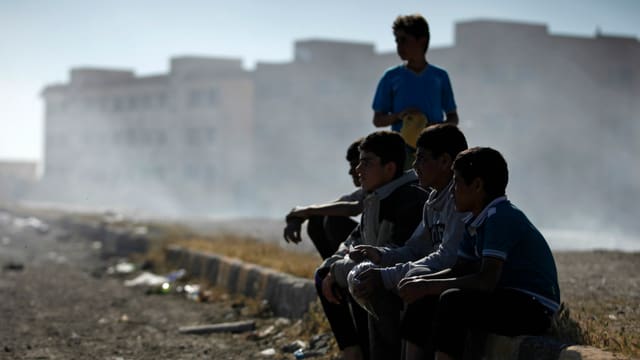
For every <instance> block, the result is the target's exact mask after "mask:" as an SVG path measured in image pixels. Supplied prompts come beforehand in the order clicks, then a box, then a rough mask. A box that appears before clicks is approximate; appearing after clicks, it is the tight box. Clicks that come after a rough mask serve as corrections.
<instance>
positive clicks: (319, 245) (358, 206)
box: [283, 138, 365, 259]
mask: <svg viewBox="0 0 640 360" xmlns="http://www.w3.org/2000/svg"><path fill="white" fill-rule="evenodd" d="M362 140H363V138H359V139H357V140H356V141H354V142H353V143H352V144H351V145H349V148H348V149H347V156H346V159H347V161H348V162H349V175H350V176H351V179H352V180H353V185H355V186H356V187H357V189H356V190H355V191H354V192H352V193H350V194H346V195H343V196H341V197H340V198H339V199H338V200H336V201H333V202H330V203H326V204H312V205H308V206H296V207H295V208H293V209H292V210H291V211H290V212H289V213H288V214H287V216H286V218H285V221H286V223H287V225H286V227H285V228H284V235H283V236H284V239H285V241H287V242H293V243H296V244H297V243H299V242H300V241H302V239H301V238H300V229H301V227H302V223H304V222H305V221H307V220H308V223H307V234H308V235H309V238H310V239H311V241H312V242H313V245H315V247H316V249H317V250H318V253H320V256H321V257H322V259H326V258H328V257H329V256H331V255H333V253H335V252H336V250H338V246H339V245H340V243H341V242H342V241H344V239H346V238H347V236H349V234H350V233H351V231H353V229H354V228H355V227H356V226H357V225H358V223H357V222H356V221H354V220H352V219H351V216H357V215H359V214H360V213H361V212H362V201H363V200H364V195H365V194H364V191H363V190H362V188H361V187H360V180H359V179H358V174H356V166H358V162H359V157H360V150H359V146H360V143H362Z"/></svg>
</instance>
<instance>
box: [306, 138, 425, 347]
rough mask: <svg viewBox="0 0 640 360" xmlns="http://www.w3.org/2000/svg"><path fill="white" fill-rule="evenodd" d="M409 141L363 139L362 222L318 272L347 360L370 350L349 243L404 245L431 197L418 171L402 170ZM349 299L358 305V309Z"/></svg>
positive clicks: (325, 305)
mask: <svg viewBox="0 0 640 360" xmlns="http://www.w3.org/2000/svg"><path fill="white" fill-rule="evenodd" d="M404 146H405V143H404V140H403V139H402V137H401V136H400V135H399V134H398V133H395V132H391V131H378V132H374V133H372V134H370V135H368V136H367V137H366V138H365V139H364V140H363V142H362V144H361V145H360V162H359V164H358V166H357V167H356V172H357V174H358V177H359V180H360V184H361V186H362V189H363V190H364V191H365V192H366V193H367V196H366V197H365V199H364V202H363V205H364V208H363V212H362V219H361V222H360V224H359V225H358V227H357V228H356V229H355V230H354V231H353V232H352V234H351V235H350V236H349V238H348V239H347V240H345V242H343V244H341V246H340V249H339V250H338V251H337V252H336V253H335V254H334V255H333V256H331V257H330V258H328V259H326V260H325V262H324V263H323V264H322V265H321V266H320V268H319V269H318V270H317V271H316V276H315V278H316V289H317V291H318V296H319V297H320V301H321V303H322V306H323V309H324V311H325V314H326V316H327V319H328V320H329V324H330V325H331V329H332V330H333V333H334V335H335V337H336V341H337V343H338V347H339V348H340V350H342V352H343V355H344V357H345V358H347V359H362V358H363V355H366V353H367V352H368V335H367V334H368V332H367V326H368V325H367V317H366V313H365V312H364V310H362V309H361V308H360V307H359V306H357V305H355V303H354V302H352V301H353V300H352V299H350V296H349V293H348V291H346V288H347V274H348V273H349V270H351V269H352V268H353V267H354V266H355V265H356V263H355V262H354V261H353V260H352V259H351V258H350V257H349V256H348V253H349V247H350V246H352V245H358V244H366V245H374V246H402V245H403V244H404V242H405V241H406V240H407V239H408V238H409V236H410V234H411V233H412V231H413V230H414V229H415V227H416V226H417V225H418V224H419V222H420V218H421V216H420V214H421V209H422V207H423V204H424V202H425V201H426V199H427V194H426V192H425V191H424V190H422V189H420V188H419V187H418V186H416V175H415V173H414V172H413V171H410V172H404V171H403V164H404V160H405V149H404ZM349 302H352V304H353V306H352V309H353V314H352V313H351V312H350V310H349ZM354 322H355V325H354ZM367 357H368V356H367Z"/></svg>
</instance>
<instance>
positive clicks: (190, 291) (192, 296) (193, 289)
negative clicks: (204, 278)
mask: <svg viewBox="0 0 640 360" xmlns="http://www.w3.org/2000/svg"><path fill="white" fill-rule="evenodd" d="M183 291H184V293H185V294H186V295H187V299H189V300H193V301H200V285H196V284H187V285H185V286H184V288H183Z"/></svg>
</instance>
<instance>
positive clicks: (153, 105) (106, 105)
mask: <svg viewBox="0 0 640 360" xmlns="http://www.w3.org/2000/svg"><path fill="white" fill-rule="evenodd" d="M217 101H218V93H217V91H216V89H209V88H206V89H191V90H189V91H188V93H187V94H186V99H185V101H184V103H185V104H186V105H187V106H188V107H191V108H213V107H215V106H216V105H217ZM168 103H169V95H168V94H166V93H164V92H160V93H150V94H137V95H130V96H124V95H120V96H109V97H82V98H76V99H65V100H62V101H48V102H47V115H59V114H65V113H68V112H72V111H87V112H104V113H108V112H128V111H144V110H158V109H164V108H166V106H167V104H168Z"/></svg>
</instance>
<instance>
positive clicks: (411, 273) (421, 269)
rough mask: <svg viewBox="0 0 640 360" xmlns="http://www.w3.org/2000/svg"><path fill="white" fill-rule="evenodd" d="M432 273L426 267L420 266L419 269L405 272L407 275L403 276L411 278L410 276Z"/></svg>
mask: <svg viewBox="0 0 640 360" xmlns="http://www.w3.org/2000/svg"><path fill="white" fill-rule="evenodd" d="M431 273H433V270H431V269H430V268H428V267H426V266H420V267H415V268H413V269H411V270H409V271H408V272H407V275H405V277H411V276H422V275H428V274H431Z"/></svg>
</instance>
